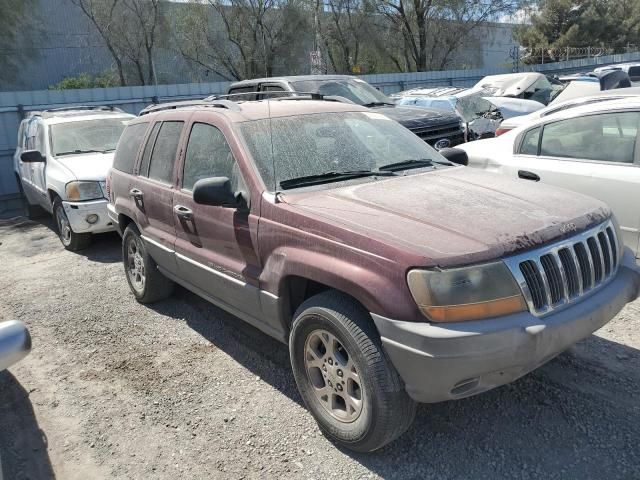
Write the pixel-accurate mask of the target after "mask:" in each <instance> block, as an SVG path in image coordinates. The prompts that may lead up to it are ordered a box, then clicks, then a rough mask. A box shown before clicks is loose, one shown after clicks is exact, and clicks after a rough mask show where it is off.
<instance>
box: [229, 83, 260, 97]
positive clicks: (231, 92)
mask: <svg viewBox="0 0 640 480" xmlns="http://www.w3.org/2000/svg"><path fill="white" fill-rule="evenodd" d="M257 89H258V86H257V85H252V86H248V87H238V88H232V89H231V90H229V95H236V96H235V97H233V99H234V100H255V99H256V95H255V93H252V92H255V91H256V90H257ZM241 93H246V94H247V95H240V94H241Z"/></svg>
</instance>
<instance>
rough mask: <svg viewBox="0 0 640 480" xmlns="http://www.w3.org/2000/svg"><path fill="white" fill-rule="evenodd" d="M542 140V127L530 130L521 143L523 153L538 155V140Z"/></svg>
mask: <svg viewBox="0 0 640 480" xmlns="http://www.w3.org/2000/svg"><path fill="white" fill-rule="evenodd" d="M539 140H540V127H536V128H534V129H532V130H529V131H528V132H527V133H525V134H524V138H523V139H522V143H521V144H520V152H519V153H520V154H521V155H537V154H538V141H539Z"/></svg>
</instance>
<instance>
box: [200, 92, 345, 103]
mask: <svg viewBox="0 0 640 480" xmlns="http://www.w3.org/2000/svg"><path fill="white" fill-rule="evenodd" d="M249 95H256V96H260V97H261V98H256V99H252V100H248V99H246V97H247V96H249ZM265 96H269V97H271V96H274V97H276V98H272V99H271V100H324V101H326V102H341V103H351V104H353V103H354V102H353V101H351V100H349V99H348V98H346V97H341V96H339V95H323V94H321V93H317V92H291V91H277V92H273V91H272V92H242V93H229V94H226V95H210V96H208V97H206V98H205V100H209V101H212V100H222V99H228V98H231V99H233V98H234V97H244V98H241V101H242V102H256V101H260V100H264V98H262V97H265Z"/></svg>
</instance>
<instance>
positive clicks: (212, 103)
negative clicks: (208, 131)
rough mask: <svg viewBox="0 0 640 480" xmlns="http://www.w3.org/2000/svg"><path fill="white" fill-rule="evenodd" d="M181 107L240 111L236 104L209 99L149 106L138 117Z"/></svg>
mask: <svg viewBox="0 0 640 480" xmlns="http://www.w3.org/2000/svg"><path fill="white" fill-rule="evenodd" d="M182 107H217V108H226V109H228V110H233V111H235V112H239V111H240V107H239V106H238V104H237V103H234V102H231V101H229V100H217V99H211V100H210V99H209V97H207V98H205V99H203V100H184V101H182V102H171V103H159V104H157V105H149V106H148V107H145V108H143V109H142V110H141V111H140V116H142V115H147V114H149V113H154V112H161V111H163V110H175V109H177V108H182Z"/></svg>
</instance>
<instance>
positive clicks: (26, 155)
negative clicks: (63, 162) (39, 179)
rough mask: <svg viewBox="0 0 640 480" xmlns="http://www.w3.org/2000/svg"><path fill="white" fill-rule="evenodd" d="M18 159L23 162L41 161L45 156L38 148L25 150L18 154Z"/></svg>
mask: <svg viewBox="0 0 640 480" xmlns="http://www.w3.org/2000/svg"><path fill="white" fill-rule="evenodd" d="M20 160H22V161H23V162H24V163H42V162H44V161H45V158H44V156H43V155H42V154H41V153H40V152H39V151H38V150H25V151H24V152H22V153H21V154H20Z"/></svg>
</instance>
